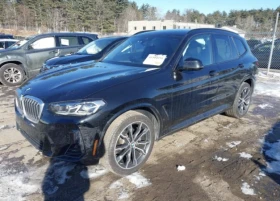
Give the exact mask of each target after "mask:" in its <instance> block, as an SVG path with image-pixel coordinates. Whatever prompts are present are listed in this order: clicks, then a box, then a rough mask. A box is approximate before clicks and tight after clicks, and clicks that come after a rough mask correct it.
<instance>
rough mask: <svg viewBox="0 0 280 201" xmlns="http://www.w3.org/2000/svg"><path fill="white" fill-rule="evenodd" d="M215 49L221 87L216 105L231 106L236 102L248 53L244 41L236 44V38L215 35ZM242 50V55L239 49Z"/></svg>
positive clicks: (216, 98)
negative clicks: (245, 56) (244, 57)
mask: <svg viewBox="0 0 280 201" xmlns="http://www.w3.org/2000/svg"><path fill="white" fill-rule="evenodd" d="M213 36H214V37H213V39H214V48H215V51H214V52H215V62H216V63H217V64H218V66H219V72H218V74H219V79H218V80H217V84H218V86H219V89H218V93H217V94H216V97H215V105H216V106H218V105H225V106H228V107H229V106H230V105H231V103H232V102H233V100H234V97H235V94H236V92H237V90H238V87H239V85H240V81H241V80H242V78H243V73H242V71H245V68H244V59H243V56H244V54H245V53H246V49H245V46H244V44H243V42H242V41H240V40H239V39H237V40H238V41H237V42H236V44H235V43H234V38H235V37H234V38H232V37H231V36H228V35H222V34H215V35H213ZM237 45H238V46H240V48H242V47H243V50H241V49H240V53H239V51H238V49H237Z"/></svg>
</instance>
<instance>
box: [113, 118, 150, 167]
mask: <svg viewBox="0 0 280 201" xmlns="http://www.w3.org/2000/svg"><path fill="white" fill-rule="evenodd" d="M151 143H152V135H151V131H150V129H149V127H148V126H147V125H146V124H145V123H143V122H134V123H131V124H129V125H128V126H127V127H125V128H124V129H123V131H122V132H121V133H120V134H119V136H118V138H117V141H116V144H115V148H114V156H115V161H116V163H117V164H118V166H120V167H121V168H122V169H132V168H134V167H136V166H138V165H139V164H141V162H142V161H143V160H145V158H146V155H147V153H148V151H149V149H150V145H151Z"/></svg>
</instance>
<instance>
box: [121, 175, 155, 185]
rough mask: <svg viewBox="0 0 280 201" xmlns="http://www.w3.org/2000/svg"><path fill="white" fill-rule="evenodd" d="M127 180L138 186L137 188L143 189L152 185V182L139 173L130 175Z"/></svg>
mask: <svg viewBox="0 0 280 201" xmlns="http://www.w3.org/2000/svg"><path fill="white" fill-rule="evenodd" d="M125 178H126V179H128V180H129V181H130V182H131V183H133V184H134V185H135V186H136V188H143V187H146V186H149V185H151V182H150V181H149V180H148V179H147V178H145V177H144V176H142V175H141V174H140V173H138V172H135V173H133V174H131V175H128V176H126V177H125Z"/></svg>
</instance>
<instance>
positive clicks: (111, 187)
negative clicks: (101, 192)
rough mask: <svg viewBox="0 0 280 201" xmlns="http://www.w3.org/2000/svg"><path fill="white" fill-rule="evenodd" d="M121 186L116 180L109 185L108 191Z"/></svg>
mask: <svg viewBox="0 0 280 201" xmlns="http://www.w3.org/2000/svg"><path fill="white" fill-rule="evenodd" d="M122 186H123V184H122V183H121V182H120V181H119V180H117V181H115V182H113V183H112V184H111V185H110V187H109V189H116V188H121V187H122Z"/></svg>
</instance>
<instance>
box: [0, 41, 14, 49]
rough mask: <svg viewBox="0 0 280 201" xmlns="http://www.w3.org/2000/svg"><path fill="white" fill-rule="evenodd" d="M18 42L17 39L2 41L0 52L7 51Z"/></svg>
mask: <svg viewBox="0 0 280 201" xmlns="http://www.w3.org/2000/svg"><path fill="white" fill-rule="evenodd" d="M16 42H18V40H16V39H0V50H2V49H7V48H8V47H10V46H12V45H13V44H15V43H16Z"/></svg>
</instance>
